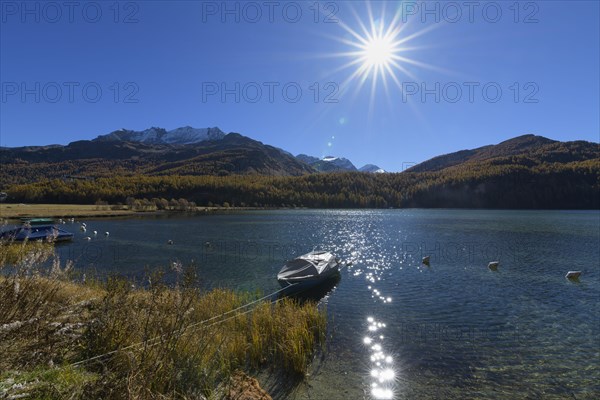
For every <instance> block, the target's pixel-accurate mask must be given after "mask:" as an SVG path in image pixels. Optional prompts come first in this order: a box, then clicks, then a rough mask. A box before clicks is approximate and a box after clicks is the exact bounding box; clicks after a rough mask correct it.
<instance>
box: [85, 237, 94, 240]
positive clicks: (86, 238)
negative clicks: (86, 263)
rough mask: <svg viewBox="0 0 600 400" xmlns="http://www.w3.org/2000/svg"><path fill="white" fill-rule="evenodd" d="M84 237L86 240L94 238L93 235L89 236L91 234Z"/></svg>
mask: <svg viewBox="0 0 600 400" xmlns="http://www.w3.org/2000/svg"><path fill="white" fill-rule="evenodd" d="M84 239H85V240H92V238H91V237H89V236H86V237H84Z"/></svg>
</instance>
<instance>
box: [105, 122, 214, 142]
mask: <svg viewBox="0 0 600 400" xmlns="http://www.w3.org/2000/svg"><path fill="white" fill-rule="evenodd" d="M223 137H225V133H224V132H223V131H221V130H220V129H219V128H217V127H214V128H192V127H191V126H184V127H181V128H176V129H172V130H170V131H167V130H166V129H163V128H156V127H152V128H149V129H146V130H143V131H131V130H127V129H121V130H118V131H114V132H111V133H109V134H108V135H101V136H98V137H97V138H96V139H95V140H96V141H103V142H106V141H127V142H140V143H147V144H193V143H200V142H204V141H207V140H221V139H223Z"/></svg>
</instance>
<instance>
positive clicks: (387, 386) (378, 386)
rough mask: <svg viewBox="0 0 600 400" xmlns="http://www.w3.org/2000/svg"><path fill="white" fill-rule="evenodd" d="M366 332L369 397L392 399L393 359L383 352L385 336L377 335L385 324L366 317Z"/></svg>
mask: <svg viewBox="0 0 600 400" xmlns="http://www.w3.org/2000/svg"><path fill="white" fill-rule="evenodd" d="M367 323H368V325H367V330H368V332H369V334H368V335H367V336H365V337H364V338H363V344H364V345H365V346H367V349H368V350H369V351H370V357H369V360H370V362H371V367H370V372H369V377H370V383H371V384H370V387H371V391H370V392H371V397H372V398H373V399H377V400H384V399H393V398H394V393H395V381H396V371H395V370H394V358H393V357H392V356H391V355H390V354H387V353H386V352H385V350H384V345H383V341H384V339H385V336H384V335H382V334H380V335H379V336H377V335H376V333H379V332H380V331H381V330H383V329H384V328H386V326H387V325H386V324H385V322H381V321H378V320H376V319H375V318H374V317H367Z"/></svg>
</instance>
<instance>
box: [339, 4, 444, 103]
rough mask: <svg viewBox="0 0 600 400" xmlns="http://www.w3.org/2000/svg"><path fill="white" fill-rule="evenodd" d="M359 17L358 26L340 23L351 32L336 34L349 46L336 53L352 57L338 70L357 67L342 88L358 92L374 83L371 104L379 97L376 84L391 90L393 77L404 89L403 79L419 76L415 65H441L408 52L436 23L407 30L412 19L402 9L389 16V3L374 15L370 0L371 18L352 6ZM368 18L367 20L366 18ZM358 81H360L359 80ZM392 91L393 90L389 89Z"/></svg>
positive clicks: (413, 78)
mask: <svg viewBox="0 0 600 400" xmlns="http://www.w3.org/2000/svg"><path fill="white" fill-rule="evenodd" d="M351 11H352V13H353V14H354V17H355V18H356V28H354V29H353V28H351V27H350V25H349V24H347V23H345V22H343V21H340V26H341V27H342V28H343V29H344V30H345V31H346V32H347V35H346V37H345V38H336V40H338V41H340V42H342V43H343V44H344V45H346V46H348V47H349V49H348V50H347V51H345V52H340V53H335V54H332V56H334V57H343V58H346V59H348V61H347V62H346V63H345V64H343V65H342V66H340V67H339V68H338V69H336V70H335V71H334V73H336V72H339V71H341V70H345V69H349V68H354V71H353V72H352V73H351V74H350V75H349V76H348V77H347V78H346V79H345V81H343V82H342V84H341V85H340V86H341V89H342V91H343V92H346V91H347V90H349V89H350V88H353V89H354V93H355V95H356V94H357V93H358V92H359V91H360V90H361V89H362V87H363V86H364V85H365V83H366V82H367V81H370V83H371V104H372V103H373V102H374V99H375V92H376V88H377V87H378V86H379V85H380V84H381V85H382V86H383V88H384V89H385V92H386V93H388V89H389V87H388V86H389V83H390V81H392V82H393V83H394V84H395V85H396V87H397V88H398V89H399V90H402V83H401V80H403V79H404V78H406V77H408V78H410V79H411V80H416V76H415V75H414V74H413V72H411V70H412V69H414V68H411V67H419V68H427V69H437V68H436V67H434V66H432V65H429V64H426V63H423V62H420V61H417V60H415V59H413V58H411V57H410V56H409V55H408V54H407V53H408V52H409V51H413V50H417V49H419V48H420V47H419V46H411V45H410V43H409V42H411V41H412V40H413V39H415V38H417V37H418V36H421V35H422V34H424V33H426V32H427V31H429V30H431V29H432V28H434V26H428V27H424V28H423V29H421V30H419V31H414V32H411V33H410V34H408V33H406V32H405V31H406V27H407V26H408V23H407V22H408V21H407V20H406V16H404V18H403V16H402V14H401V12H400V9H398V10H397V11H396V12H395V13H394V15H393V16H391V18H390V17H387V16H386V12H385V3H383V6H382V10H381V13H380V14H379V15H378V17H377V18H375V17H374V15H373V11H372V10H371V6H370V3H369V2H367V3H366V11H367V18H366V19H365V18H364V13H363V16H362V17H361V16H359V15H358V13H357V12H356V10H355V9H354V8H352V9H351ZM363 20H364V21H363ZM356 83H357V84H356ZM388 95H389V93H388Z"/></svg>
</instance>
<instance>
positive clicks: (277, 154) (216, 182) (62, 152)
mask: <svg viewBox="0 0 600 400" xmlns="http://www.w3.org/2000/svg"><path fill="white" fill-rule="evenodd" d="M0 166H1V168H0V190H1V191H5V192H7V193H8V196H9V198H10V200H9V201H19V202H58V203H64V202H67V203H68V202H75V203H90V202H92V203H93V202H95V201H97V200H99V199H103V200H107V201H111V202H123V201H125V198H126V197H132V196H133V197H138V198H147V199H149V198H160V197H163V198H167V197H168V198H174V197H177V198H183V199H189V200H190V201H195V202H197V203H198V204H210V203H212V204H225V203H227V204H251V205H257V206H265V205H267V206H281V205H301V206H306V207H324V208H329V207H376V208H384V207H471V208H527V209H539V208H545V209H547V208H561V209H580V208H594V209H597V208H600V151H599V144H598V143H593V142H587V141H570V142H560V141H556V140H552V139H548V138H545V137H542V136H535V135H522V136H518V137H515V138H512V139H509V140H506V141H503V142H501V143H498V144H495V145H488V146H483V147H479V148H476V149H471V150H461V151H457V152H454V153H450V154H445V155H441V156H438V157H434V158H432V159H430V160H427V161H425V162H423V163H421V164H418V165H415V166H413V167H412V168H410V169H408V170H406V171H404V172H402V173H375V172H384V171H382V170H381V169H380V168H379V167H377V166H376V165H366V166H364V167H362V168H360V169H357V168H356V167H355V166H354V165H353V164H352V162H350V161H349V160H347V159H345V158H343V157H333V156H327V157H323V158H318V157H312V156H309V155H304V154H300V155H298V156H296V157H295V156H293V155H292V154H290V153H289V152H287V151H284V150H282V149H279V148H277V147H273V146H269V145H267V144H263V143H261V142H259V141H256V140H254V139H251V138H249V137H246V136H242V135H240V134H238V133H229V134H225V133H224V132H222V131H220V130H219V129H218V128H204V129H194V128H190V127H184V128H178V129H174V130H171V131H166V130H164V129H161V128H150V129H147V130H145V131H129V130H119V131H115V132H112V133H109V134H108V135H102V136H99V137H97V138H96V139H94V140H82V141H77V142H72V143H70V144H68V145H66V146H60V145H51V146H29V147H18V148H0ZM320 172H321V173H320ZM322 172H328V173H322ZM241 175H245V176H246V177H245V178H241V177H240V176H241ZM274 176H276V177H277V178H276V179H274Z"/></svg>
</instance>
